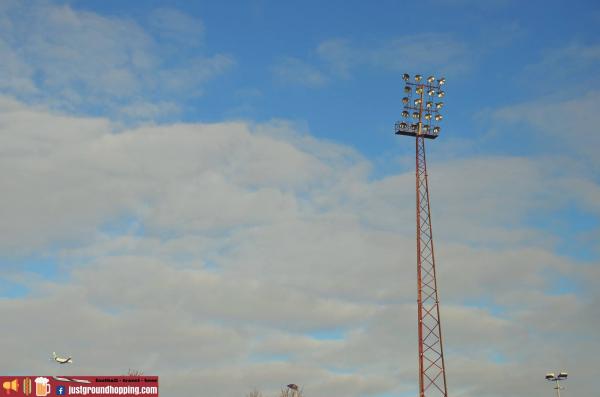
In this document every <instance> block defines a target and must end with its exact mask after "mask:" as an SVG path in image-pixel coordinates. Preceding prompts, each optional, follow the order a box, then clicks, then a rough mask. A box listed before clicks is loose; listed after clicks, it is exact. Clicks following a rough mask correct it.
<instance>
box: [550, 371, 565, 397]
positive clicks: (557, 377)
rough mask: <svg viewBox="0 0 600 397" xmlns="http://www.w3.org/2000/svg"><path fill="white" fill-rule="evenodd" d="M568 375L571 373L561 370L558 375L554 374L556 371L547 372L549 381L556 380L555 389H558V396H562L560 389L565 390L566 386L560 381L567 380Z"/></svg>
mask: <svg viewBox="0 0 600 397" xmlns="http://www.w3.org/2000/svg"><path fill="white" fill-rule="evenodd" d="M567 376H569V374H567V373H566V372H560V373H559V374H558V376H556V375H555V374H554V372H549V373H547V374H546V380H547V381H549V382H556V386H555V387H554V389H555V390H556V397H560V391H561V389H562V390H564V389H565V388H564V387H561V386H560V381H561V380H567Z"/></svg>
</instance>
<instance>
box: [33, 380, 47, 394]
mask: <svg viewBox="0 0 600 397" xmlns="http://www.w3.org/2000/svg"><path fill="white" fill-rule="evenodd" d="M49 382H50V379H48V378H42V377H39V378H35V395H36V396H38V397H45V396H47V395H48V394H50V383H49Z"/></svg>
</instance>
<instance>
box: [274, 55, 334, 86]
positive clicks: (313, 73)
mask: <svg viewBox="0 0 600 397" xmlns="http://www.w3.org/2000/svg"><path fill="white" fill-rule="evenodd" d="M271 70H272V72H273V74H274V76H275V78H276V79H277V80H278V81H280V82H283V83H291V84H299V85H306V86H309V87H320V86H322V85H324V84H325V83H326V82H327V78H326V77H325V75H324V74H323V73H322V72H321V71H319V70H318V69H317V68H315V67H314V66H312V65H310V64H308V63H306V62H304V61H302V60H300V59H298V58H293V57H287V58H283V59H281V60H279V61H278V62H277V63H276V64H275V65H273V67H272V68H271Z"/></svg>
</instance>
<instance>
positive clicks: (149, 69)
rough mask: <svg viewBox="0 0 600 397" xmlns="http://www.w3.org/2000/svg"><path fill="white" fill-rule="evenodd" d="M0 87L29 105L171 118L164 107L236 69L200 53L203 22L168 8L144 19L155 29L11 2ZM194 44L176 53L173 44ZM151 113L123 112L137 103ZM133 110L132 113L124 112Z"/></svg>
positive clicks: (222, 57)
mask: <svg viewBox="0 0 600 397" xmlns="http://www.w3.org/2000/svg"><path fill="white" fill-rule="evenodd" d="M0 13H2V16H1V17H2V21H4V22H3V23H1V24H0V33H1V34H2V37H3V41H0V54H1V55H2V56H3V59H5V61H4V62H3V65H2V66H0V68H1V69H0V70H1V71H2V72H3V73H2V76H6V80H5V81H4V80H2V78H0V88H2V89H4V92H7V93H10V94H12V95H15V96H17V97H19V98H21V99H22V100H27V101H28V102H30V103H35V102H42V103H50V104H52V105H53V106H54V107H55V108H58V109H63V110H64V109H66V110H70V111H74V110H76V111H78V112H83V113H85V112H90V111H94V113H96V114H97V113H98V109H100V110H101V111H102V112H104V113H108V114H112V115H114V116H121V117H125V118H127V117H144V118H145V117H150V118H154V117H157V116H158V117H160V116H162V115H164V114H165V112H175V113H176V112H177V111H178V110H177V109H173V108H172V106H164V102H173V101H174V100H175V99H177V100H178V101H181V100H182V99H186V98H189V97H193V96H198V95H201V94H202V90H203V87H204V85H205V83H206V82H207V81H209V80H212V79H214V78H215V77H217V76H219V75H221V74H223V73H225V72H226V71H227V70H229V69H230V68H231V67H232V66H233V65H234V63H235V61H234V59H233V58H232V56H230V55H227V54H205V53H203V52H202V49H201V48H197V47H198V46H199V44H200V43H201V41H202V35H203V30H204V28H203V25H202V22H201V21H200V20H198V19H195V18H193V17H190V16H187V15H185V14H183V13H181V12H179V11H177V10H173V9H157V10H155V11H154V12H153V13H152V15H151V16H150V21H151V26H152V27H153V29H154V30H152V31H150V30H146V29H144V28H143V27H142V26H140V25H139V24H137V23H136V22H134V21H133V20H130V19H127V18H120V17H114V16H110V17H108V16H102V15H99V14H95V13H92V12H86V11H78V10H75V9H73V8H71V7H70V6H69V5H60V6H59V5H54V4H49V3H35V4H31V5H26V4H23V3H13V4H12V5H9V6H7V7H6V8H5V9H3V10H0ZM173 40H174V41H175V42H181V41H182V40H183V41H186V43H189V44H190V45H191V44H197V45H195V46H194V48H195V49H194V51H191V50H190V48H191V47H190V46H186V47H185V48H187V49H188V52H186V53H185V54H181V53H179V52H178V51H179V50H175V48H176V46H173V45H171V41H173ZM141 97H145V98H158V97H160V98H161V99H160V100H156V102H153V103H148V101H149V100H148V99H145V100H143V101H142V102H144V103H145V104H144V105H143V106H145V107H146V108H148V107H149V106H158V107H160V108H161V109H160V110H161V111H160V112H155V111H150V112H149V111H143V112H140V111H139V106H140V105H138V110H136V111H125V112H123V111H121V107H123V106H125V107H127V106H132V102H133V103H136V102H140V101H141V100H140V98H141ZM130 110H131V109H130Z"/></svg>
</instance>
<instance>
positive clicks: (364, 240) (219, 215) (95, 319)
mask: <svg viewBox="0 0 600 397" xmlns="http://www.w3.org/2000/svg"><path fill="white" fill-rule="evenodd" d="M0 116H1V117H0V120H2V124H1V126H0V150H1V151H2V156H0V181H1V182H2V185H3V186H4V191H3V205H2V207H1V208H2V209H1V211H2V214H1V217H2V219H3V220H4V221H3V222H2V224H0V242H1V245H0V250H1V251H0V252H1V253H2V254H3V255H4V256H9V255H10V254H13V253H15V252H18V253H21V254H23V255H25V256H27V255H29V254H34V253H39V252H44V251H46V250H48V249H50V248H53V249H54V250H57V251H58V258H59V259H58V260H59V261H61V262H60V263H59V264H60V269H61V272H63V274H62V275H61V279H60V281H55V280H52V279H51V278H47V277H44V276H42V275H39V274H35V273H33V272H32V271H29V272H26V271H24V270H23V269H19V268H17V267H15V266H10V265H9V266H4V267H3V277H4V278H7V279H9V280H10V281H12V282H15V283H19V284H24V285H25V286H27V287H28V288H29V289H30V294H29V295H27V296H24V297H16V298H10V299H9V298H2V299H0V317H1V318H5V319H10V321H7V322H6V323H4V329H3V333H2V336H3V338H0V350H2V351H3V352H4V354H6V356H9V357H14V359H11V360H10V363H9V362H2V363H0V372H2V373H32V372H37V373H48V372H51V371H53V370H54V368H52V367H50V365H51V364H52V363H51V362H50V361H49V360H48V359H47V352H51V351H53V350H56V351H64V352H67V353H70V354H72V355H73V356H74V359H75V363H74V365H73V366H72V367H67V368H65V369H64V370H65V371H67V372H72V373H115V372H116V373H124V372H125V371H126V370H127V368H140V369H143V370H144V371H145V373H147V374H159V375H160V376H161V388H162V392H163V394H169V395H175V396H176V395H184V394H186V393H187V394H189V393H191V391H192V390H197V388H198V387H199V385H202V388H203V389H202V393H201V394H204V393H206V395H211V396H231V395H243V394H244V393H247V392H249V391H250V390H251V389H252V388H253V387H255V386H256V387H258V388H260V389H262V390H263V391H265V392H267V393H270V394H274V393H275V392H276V391H277V390H278V388H279V387H280V386H282V385H285V384H287V383H289V382H294V383H298V384H302V385H304V386H305V391H306V392H307V394H308V393H309V392H310V395H311V396H316V397H319V396H326V395H331V394H333V393H339V392H343V393H345V395H348V396H351V397H358V396H369V395H377V394H382V393H386V392H387V393H408V392H411V391H413V390H414V388H415V385H416V374H417V369H416V357H417V353H416V320H415V319H416V313H415V310H416V309H415V304H414V301H415V294H416V291H415V290H416V288H415V264H414V263H415V258H414V256H415V254H414V252H415V247H414V213H413V211H414V205H413V200H414V192H413V190H412V189H413V186H414V180H413V178H414V174H413V172H412V171H410V172H407V173H404V174H400V175H392V176H389V177H387V178H384V179H375V180H371V179H370V178H369V176H370V175H369V170H370V164H369V162H368V161H367V160H366V159H364V158H363V157H361V156H360V155H359V154H357V153H356V152H354V151H353V150H351V149H349V148H347V147H345V146H342V145H339V144H335V143H331V142H324V141H321V140H318V139H316V138H313V137H311V136H309V135H306V134H301V133H299V132H297V131H296V127H295V126H294V125H292V124H288V123H285V122H281V121H278V122H272V123H267V124H261V125H248V124H245V123H241V122H238V123H230V122H227V123H226V122H224V123H214V124H174V125H158V126H156V125H148V126H143V127H139V128H136V129H129V130H119V131H115V128H114V125H113V124H111V123H110V122H108V121H107V120H106V119H101V118H96V119H93V118H83V117H70V116H66V115H59V114H56V113H53V112H49V111H48V110H45V109H42V108H32V107H30V106H27V105H24V104H22V103H19V102H16V101H14V100H10V99H8V98H3V99H2V100H1V101H0ZM547 164H548V163H547V162H546V161H545V160H544V159H523V158H518V157H516V158H515V157H489V158H487V159H482V158H468V159H464V160H461V161H446V162H444V163H443V164H440V163H436V162H432V163H431V169H430V171H431V189H432V199H433V203H432V204H433V206H434V227H435V230H438V231H439V233H438V232H436V249H437V251H436V252H437V255H436V259H438V275H439V288H440V294H441V301H442V303H441V305H442V306H441V310H442V324H443V327H444V332H445V343H446V345H445V348H446V351H447V357H446V363H447V366H448V374H449V382H450V383H449V385H450V390H451V391H453V393H454V394H456V395H461V396H472V395H479V396H489V397H491V396H501V395H504V394H503V393H505V391H506V389H505V388H506V382H505V381H504V379H501V380H500V379H498V374H502V375H503V376H509V375H510V374H515V373H516V374H522V375H519V376H513V375H511V379H512V382H514V384H515V385H517V386H518V387H519V390H523V393H524V394H525V393H526V394H535V393H539V390H540V388H541V387H543V383H542V384H541V385H539V384H536V383H533V382H532V381H531V379H534V378H536V377H538V376H540V374H543V373H544V371H546V370H547V369H551V368H550V367H552V368H554V367H561V368H563V366H565V367H567V366H568V368H566V369H567V370H569V371H571V372H572V373H577V374H579V375H578V377H579V380H578V382H573V383H572V385H569V388H570V391H571V392H572V393H579V394H584V393H589V392H590V391H591V390H594V389H593V388H592V387H593V382H592V380H591V379H593V376H594V375H593V374H591V373H590V369H589V368H591V367H592V364H593V363H594V362H595V358H596V357H597V354H598V353H600V352H598V348H597V346H599V344H598V343H597V339H598V336H597V335H596V333H595V330H596V328H597V327H598V324H597V318H598V316H595V315H594V314H595V313H596V312H597V307H598V305H597V303H598V294H597V291H595V289H594V286H595V284H597V281H598V272H597V271H596V269H597V264H594V263H590V264H587V265H582V264H581V263H578V262H577V261H575V260H574V259H571V258H566V257H563V256H559V255H557V254H556V253H554V252H553V251H552V246H551V245H548V244H530V243H528V242H527V243H524V242H522V241H519V239H518V237H519V236H523V235H527V236H529V237H528V238H530V239H531V240H535V239H536V238H540V235H541V236H542V237H544V236H545V235H544V234H543V233H540V232H539V231H538V230H536V229H532V228H529V227H528V226H527V225H526V224H524V223H523V222H522V221H521V219H522V218H523V217H524V216H527V215H528V214H530V213H531V212H532V211H534V210H537V209H538V208H539V205H540V203H539V202H536V201H535V200H536V198H538V195H539V194H540V193H544V194H545V196H544V205H545V208H546V209H547V210H549V211H551V210H552V209H554V208H562V207H563V206H565V202H564V201H563V198H562V192H563V190H562V188H560V189H552V188H549V186H551V185H552V183H553V181H554V178H555V176H556V174H555V172H556V169H555V168H552V167H548V166H547ZM560 176H561V177H562V176H564V175H560ZM580 179H581V183H582V185H581V187H580V189H582V190H588V189H589V191H591V192H592V193H593V191H594V185H593V184H591V185H590V183H591V182H590V181H589V179H587V178H584V177H583V176H580ZM561 180H562V179H561ZM586 183H588V184H586ZM464 193H468V197H469V199H467V200H465V195H464ZM580 202H581V203H585V202H586V201H585V200H580ZM592 204H593V203H592V202H591V201H590V203H589V205H592ZM567 205H569V204H567ZM120 222H122V224H120ZM111 223H115V224H116V225H117V227H116V228H115V229H111V228H110V227H108V226H107V225H110V224H111ZM515 229H517V230H518V233H517V238H516V237H515V236H514V235H513V234H514V233H515V232H514V230H515ZM523 229H524V230H523ZM457 230H460V233H458V232H457ZM482 231H485V233H483V232H482ZM486 233H487V234H486ZM491 236H493V238H499V239H500V241H499V242H495V243H493V244H492V243H489V242H488V241H487V240H488V239H491V238H492V237H491ZM498 236H500V237H498ZM555 238H560V236H555ZM567 276H568V277H572V278H575V279H576V280H577V282H581V283H582V287H581V290H580V292H578V293H571V294H569V293H562V294H558V295H557V294H554V293H553V288H552V287H553V285H554V284H555V283H556V282H557V280H558V279H559V278H561V277H567ZM557 309H558V310H560V313H559V314H557V313H556V310H557ZM40 323H41V324H44V325H45V328H44V332H39V327H36V326H35V324H40ZM323 330H325V331H331V330H335V331H336V332H339V334H340V337H339V338H337V339H334V340H318V339H316V338H314V337H311V336H310V335H311V334H313V335H314V333H315V332H318V331H323ZM572 335H576V336H577V338H571V336H572ZM567 339H569V343H564V341H565V340H567ZM24 342H27V343H24ZM114 357H120V360H119V362H118V363H115V359H114ZM495 357H503V359H502V360H498V359H495ZM548 366H550V367H548ZM121 367H122V368H121ZM547 367H548V368H547ZM473 374H476V375H477V376H473ZM65 375H68V373H65ZM482 382H485V387H484V386H482ZM542 382H543V379H542Z"/></svg>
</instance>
